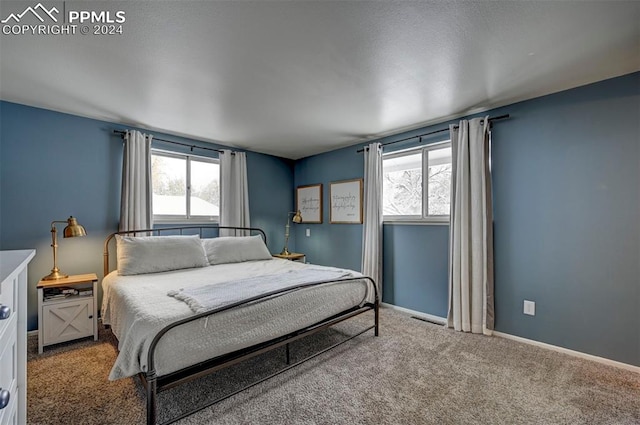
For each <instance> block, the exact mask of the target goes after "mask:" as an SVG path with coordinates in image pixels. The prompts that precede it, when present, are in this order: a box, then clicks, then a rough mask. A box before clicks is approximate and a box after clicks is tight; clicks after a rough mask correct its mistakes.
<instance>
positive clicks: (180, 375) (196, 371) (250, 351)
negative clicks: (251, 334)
mask: <svg viewBox="0 0 640 425" xmlns="http://www.w3.org/2000/svg"><path fill="white" fill-rule="evenodd" d="M202 227H203V226H187V227H173V228H165V229H153V230H136V231H130V232H118V233H114V234H112V235H110V236H109V237H108V238H107V240H106V241H105V251H104V252H105V253H104V255H105V257H104V261H105V266H104V267H105V276H106V275H107V274H108V272H109V252H108V243H109V241H110V240H111V239H112V238H113V237H114V236H115V234H132V233H133V234H135V233H138V234H139V233H145V232H154V234H160V232H162V231H168V230H172V231H175V230H180V234H182V230H183V229H196V228H202ZM207 227H209V226H207ZM211 227H213V226H211ZM215 227H216V228H218V226H215ZM219 228H220V229H231V230H236V231H246V230H250V231H252V232H258V233H260V234H261V235H262V237H263V238H264V239H265V242H266V236H265V234H264V232H263V231H262V230H260V229H247V228H239V227H219ZM200 235H201V236H202V230H200ZM349 281H353V282H358V281H360V282H362V281H366V283H367V285H369V286H371V288H372V289H373V295H374V297H373V302H371V301H370V296H367V301H365V302H364V303H363V304H362V305H359V306H354V307H352V308H350V309H348V310H345V311H342V312H340V313H338V314H335V315H333V316H331V317H328V318H326V319H324V320H321V321H319V322H317V323H315V324H313V325H311V326H307V327H305V328H302V329H299V330H296V331H294V332H291V333H288V334H286V335H282V336H280V337H277V338H274V339H271V340H269V341H265V342H262V343H259V344H256V345H253V346H250V347H247V348H244V349H242V350H238V351H234V352H231V353H227V354H224V355H221V356H218V357H215V358H212V359H210V360H207V361H204V362H200V363H198V364H197V365H194V366H188V367H185V368H183V369H180V370H178V371H175V372H172V373H169V374H166V375H162V376H158V375H157V371H156V366H155V363H156V362H155V359H156V348H157V346H158V344H159V343H160V341H161V340H162V338H163V337H164V336H165V335H166V334H167V332H169V331H171V330H172V329H175V328H177V327H179V326H183V325H185V324H188V323H191V322H194V321H197V320H200V319H202V318H207V317H209V316H212V315H215V314H217V313H221V312H223V311H227V310H230V309H234V308H238V307H242V306H245V305H248V304H250V303H255V302H259V301H261V300H265V299H267V298H271V297H274V296H278V295H282V294H285V293H289V292H293V291H299V290H304V289H307V288H311V287H316V286H321V285H330V284H335V283H337V282H340V283H344V282H349ZM379 308H380V299H379V295H378V288H377V286H376V282H375V281H374V280H373V279H372V278H370V277H368V276H359V277H350V278H343V279H336V280H326V281H321V282H313V283H306V284H300V285H297V286H293V287H288V288H285V289H279V290H275V291H271V292H268V293H265V294H262V295H258V296H255V297H251V298H249V299H245V300H242V301H238V302H235V303H233V304H229V305H226V306H224V307H220V308H216V309H212V310H209V311H206V312H203V313H199V314H194V315H193V316H189V317H187V318H185V319H182V320H179V321H176V322H173V323H171V324H169V325H167V326H166V327H164V328H163V329H161V330H160V331H159V332H158V333H157V334H156V336H155V337H154V339H153V340H152V342H151V345H150V347H149V351H148V354H147V371H146V373H140V375H139V376H140V379H141V381H142V383H143V384H144V386H145V388H146V392H147V424H148V425H152V424H153V425H155V424H156V422H157V394H158V393H159V392H161V391H164V390H167V389H169V388H172V387H175V386H177V385H180V384H182V383H186V382H188V381H191V380H194V379H197V378H199V377H202V376H205V375H208V374H211V373H213V372H215V371H217V370H220V369H224V368H226V367H229V366H232V365H234V364H237V363H239V362H242V361H244V360H247V359H249V358H251V357H254V356H257V355H259V354H262V353H265V352H267V351H270V350H273V349H275V348H278V347H281V346H283V345H284V346H285V347H286V360H287V366H286V367H284V368H282V369H281V370H279V371H277V372H275V373H273V374H271V375H269V376H267V377H264V378H262V379H259V380H258V381H256V382H253V383H251V384H249V385H246V386H244V387H243V388H241V389H239V390H236V391H234V392H232V393H230V394H226V395H224V396H222V397H220V398H218V399H216V400H213V401H211V402H208V403H207V404H205V405H202V406H199V407H197V408H194V409H192V410H190V411H189V412H186V413H183V414H181V415H180V416H179V417H176V418H173V419H171V420H169V421H167V422H164V424H168V423H173V422H175V421H177V420H180V419H182V418H184V417H187V416H189V415H191V414H193V413H195V412H197V411H200V410H202V409H205V408H207V407H209V406H211V405H213V404H215V403H218V402H220V401H222V400H225V399H227V398H229V397H232V396H233V395H236V394H238V393H239V392H241V391H244V390H246V389H248V388H250V387H253V386H255V385H257V384H259V383H261V382H264V381H266V380H268V379H270V378H272V377H274V376H276V375H278V374H280V373H283V372H285V371H287V370H289V369H291V368H293V367H295V366H297V365H299V364H301V363H303V362H305V361H308V360H310V359H312V358H314V357H317V356H318V355H320V354H322V353H324V352H326V351H328V350H330V349H332V348H334V347H336V346H338V345H341V344H343V343H345V342H347V341H349V340H351V339H353V338H355V337H357V336H359V335H361V334H363V333H365V332H367V331H369V330H371V329H373V330H374V335H375V336H378V334H379ZM370 310H373V312H374V323H373V324H372V325H371V326H368V327H366V328H365V329H362V330H360V331H359V332H357V333H356V334H355V335H351V336H349V337H348V338H345V339H344V340H342V341H340V342H338V343H335V344H333V345H331V346H330V347H327V348H325V349H323V350H321V351H319V352H317V353H315V354H312V355H310V356H308V357H306V358H305V359H303V360H300V361H298V362H296V363H294V364H290V362H289V343H291V342H293V341H295V340H298V339H300V338H303V337H305V336H308V335H311V334H314V333H316V332H318V331H321V330H324V329H326V328H329V327H331V326H333V325H335V324H337V323H339V322H342V321H344V320H347V319H349V318H352V317H354V316H357V315H359V314H362V313H364V312H367V311H370Z"/></svg>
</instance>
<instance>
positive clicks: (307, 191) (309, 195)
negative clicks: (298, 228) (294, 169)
mask: <svg viewBox="0 0 640 425" xmlns="http://www.w3.org/2000/svg"><path fill="white" fill-rule="evenodd" d="M296 210H298V211H300V215H302V222H303V223H322V184H321V183H320V184H310V185H307V186H298V187H297V189H296Z"/></svg>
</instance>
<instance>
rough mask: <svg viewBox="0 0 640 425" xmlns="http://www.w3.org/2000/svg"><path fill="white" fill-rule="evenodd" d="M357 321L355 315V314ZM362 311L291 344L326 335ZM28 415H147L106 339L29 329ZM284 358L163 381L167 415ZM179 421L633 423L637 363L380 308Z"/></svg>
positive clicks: (637, 420) (38, 420)
mask: <svg viewBox="0 0 640 425" xmlns="http://www.w3.org/2000/svg"><path fill="white" fill-rule="evenodd" d="M358 322H359V323H358ZM361 324H362V321H361V320H360V319H356V320H353V319H352V320H351V321H349V322H348V323H345V324H344V325H342V326H341V327H340V329H337V330H332V331H328V332H325V333H323V334H320V335H316V336H313V337H311V338H310V339H306V340H303V341H300V342H299V343H296V344H295V345H294V346H293V347H292V355H294V356H300V355H303V354H304V352H306V351H308V350H314V349H317V348H318V347H322V346H326V345H327V344H329V343H330V342H331V341H334V340H337V339H339V338H340V337H342V335H344V334H345V333H348V332H352V331H353V330H354V329H355V328H356V327H357V325H361ZM29 350H30V354H29V362H28V381H29V382H28V423H30V424H137V423H144V418H145V416H144V415H145V412H144V400H145V398H144V393H143V392H142V389H141V386H140V385H139V384H138V383H137V380H134V379H124V380H119V381H116V382H109V381H108V380H107V376H108V373H109V370H110V368H111V365H112V364H113V361H114V359H115V357H116V355H117V350H116V348H115V345H114V338H113V336H112V335H111V333H110V332H109V331H105V330H101V332H100V340H99V341H98V342H94V341H93V340H92V339H86V340H81V341H76V342H70V343H66V344H60V345H56V346H53V347H47V348H45V353H44V354H43V355H38V354H37V341H36V338H33V337H30V348H29ZM283 365H284V353H283V350H276V351H275V352H272V353H267V354H266V355H263V356H261V357H259V358H256V359H253V360H250V361H248V362H245V363H244V364H241V365H239V366H237V367H233V368H231V369H229V370H225V371H223V372H220V373H217V374H215V375H211V376H209V377H206V378H203V379H200V380H198V381H195V382H192V383H189V384H186V385H183V386H181V387H178V388H176V389H172V390H169V391H167V392H164V393H162V394H161V396H160V412H159V413H160V416H161V419H163V420H164V419H166V417H167V414H170V415H174V414H176V412H180V411H181V409H184V408H185V407H187V408H188V407H190V406H191V405H192V404H193V403H200V402H201V401H202V400H206V399H208V398H209V397H215V396H216V395H220V394H223V393H225V392H226V391H229V389H230V388H234V387H236V386H237V385H238V384H240V383H242V382H244V381H247V380H249V379H252V378H255V377H256V376H264V375H265V374H268V373H269V372H270V371H271V370H273V369H275V368H278V367H282V366H283ZM178 423H179V424H211V423H216V424H349V425H356V424H572V425H573V424H612V425H613V424H616V425H626V424H628V425H632V424H634V425H637V424H640V374H636V373H633V372H629V371H625V370H621V369H616V368H612V367H608V366H604V365H601V364H598V363H593V362H589V361H586V360H581V359H577V358H574V357H571V356H567V355H564V354H560V353H556V352H552V351H548V350H544V349H541V348H536V347H532V346H529V345H525V344H521V343H517V342H514V341H510V340H505V339H500V338H488V337H483V336H476V335H468V334H461V333H456V332H453V331H451V330H447V329H444V328H442V327H441V326H437V325H433V324H430V323H426V322H422V321H419V320H416V319H412V318H410V317H408V316H406V315H404V314H402V313H398V312H396V311H393V310H389V309H383V310H382V311H381V333H380V337H378V338H375V337H373V336H372V332H367V333H366V334H364V335H362V336H360V337H358V338H356V339H354V340H353V341H350V342H348V343H346V344H344V345H342V346H340V347H338V348H336V349H334V350H332V351H330V352H328V353H325V354H323V355H321V356H319V357H317V358H316V359H313V360H311V361H309V362H307V363H305V364H303V365H301V366H298V367H297V368H294V369H292V370H290V371H288V372H285V373H284V374H282V375H279V376H277V377H275V378H273V379H271V380H269V381H267V382H265V383H262V384H260V385H258V386H256V387H254V388H252V389H250V390H247V391H245V392H243V393H241V394H239V395H236V396H234V397H232V398H230V399H227V400H225V401H223V402H222V403H219V404H217V405H215V406H212V407H209V408H207V409H205V410H203V411H201V412H198V413H196V414H194V415H192V416H190V417H188V418H186V419H184V420H181V421H179V422H178Z"/></svg>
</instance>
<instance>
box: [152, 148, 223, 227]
mask: <svg viewBox="0 0 640 425" xmlns="http://www.w3.org/2000/svg"><path fill="white" fill-rule="evenodd" d="M153 155H158V156H164V157H169V158H176V159H184V160H186V168H187V169H186V180H187V181H186V184H187V188H186V189H187V190H186V195H185V197H186V214H185V215H184V216H182V215H170V214H156V213H155V211H154V212H153V222H154V223H160V224H211V223H220V215H219V214H218V215H212V216H205V215H197V216H192V215H191V161H193V160H195V161H198V162H207V163H210V164H217V165H218V182H219V181H220V172H219V171H220V159H219V158H212V157H208V156H202V155H194V154H191V153H181V152H173V151H168V150H164V149H156V148H151V156H152V159H153ZM151 180H152V181H151V187H152V194H153V178H152V179H151ZM152 209H153V206H152ZM218 211H219V210H218Z"/></svg>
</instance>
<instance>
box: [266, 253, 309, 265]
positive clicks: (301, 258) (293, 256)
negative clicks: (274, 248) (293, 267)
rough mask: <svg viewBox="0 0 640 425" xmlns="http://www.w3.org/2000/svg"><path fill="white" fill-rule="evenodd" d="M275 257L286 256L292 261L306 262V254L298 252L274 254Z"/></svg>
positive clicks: (286, 258)
mask: <svg viewBox="0 0 640 425" xmlns="http://www.w3.org/2000/svg"><path fill="white" fill-rule="evenodd" d="M273 256H274V257H276V258H284V259H285V260H291V261H299V262H301V263H306V262H307V260H306V256H305V255H304V254H299V253H296V252H291V253H289V254H273Z"/></svg>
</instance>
